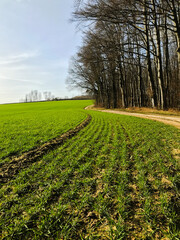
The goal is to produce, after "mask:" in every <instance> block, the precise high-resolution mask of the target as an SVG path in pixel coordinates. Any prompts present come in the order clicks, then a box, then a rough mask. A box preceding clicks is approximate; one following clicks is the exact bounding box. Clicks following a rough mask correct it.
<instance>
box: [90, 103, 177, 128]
mask: <svg viewBox="0 0 180 240" xmlns="http://www.w3.org/2000/svg"><path fill="white" fill-rule="evenodd" d="M86 109H89V110H96V111H101V112H108V113H115V114H121V115H128V116H134V117H140V118H146V119H151V120H155V121H159V122H163V123H165V124H168V125H171V126H174V127H176V128H178V129H180V116H172V115H171V113H170V114H169V115H168V114H162V115H158V114H151V113H149V111H148V113H146V111H142V113H143V114H142V113H136V112H129V111H127V112H126V111H120V110H110V109H103V108H95V107H93V106H92V105H91V106H89V107H86ZM158 113H159V111H158ZM178 115H179V112H178Z"/></svg>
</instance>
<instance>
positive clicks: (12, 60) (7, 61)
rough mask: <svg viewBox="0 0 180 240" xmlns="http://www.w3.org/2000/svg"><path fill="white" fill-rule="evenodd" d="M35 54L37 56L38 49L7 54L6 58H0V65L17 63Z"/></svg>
mask: <svg viewBox="0 0 180 240" xmlns="http://www.w3.org/2000/svg"><path fill="white" fill-rule="evenodd" d="M37 56H39V51H31V52H24V53H21V54H16V55H12V56H8V57H6V58H0V65H7V64H13V63H19V62H23V61H25V60H27V59H30V58H35V57H37Z"/></svg>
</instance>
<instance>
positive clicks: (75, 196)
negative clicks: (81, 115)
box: [0, 111, 180, 239]
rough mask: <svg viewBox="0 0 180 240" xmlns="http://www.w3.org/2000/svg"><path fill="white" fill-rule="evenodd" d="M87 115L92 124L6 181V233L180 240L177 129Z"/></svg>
mask: <svg viewBox="0 0 180 240" xmlns="http://www.w3.org/2000/svg"><path fill="white" fill-rule="evenodd" d="M88 113H89V114H90V115H91V116H92V120H91V122H90V124H89V125H88V126H86V127H85V128H84V129H83V130H81V131H80V132H79V133H78V134H77V135H76V136H74V137H73V138H72V139H69V140H67V141H66V142H65V143H64V144H63V145H62V146H60V147H59V148H58V149H56V150H54V151H51V152H50V153H48V154H47V155H45V156H44V157H43V158H42V159H39V161H37V162H35V163H33V164H32V165H31V166H29V167H28V168H26V169H23V170H22V171H20V172H19V173H18V174H17V176H15V178H14V180H11V181H9V182H8V183H5V184H4V185H3V187H2V188H1V192H0V197H1V216H0V222H1V228H2V239H133V238H134V239H147V238H148V239H161V238H163V237H164V238H165V237H166V238H167V239H178V228H177V226H178V216H177V212H178V202H177V196H178V186H179V185H178V171H177V168H178V166H177V159H176V158H175V157H174V156H173V155H172V150H173V149H177V148H178V147H179V143H180V142H179V141H180V139H179V132H178V130H175V129H174V128H173V127H170V126H165V125H163V124H161V123H157V122H152V121H150V120H143V119H139V118H134V117H129V116H119V115H113V114H108V113H100V112H93V111H88Z"/></svg>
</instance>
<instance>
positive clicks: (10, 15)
mask: <svg viewBox="0 0 180 240" xmlns="http://www.w3.org/2000/svg"><path fill="white" fill-rule="evenodd" d="M73 5H74V0H0V103H9V102H18V101H19V100H20V99H22V98H24V97H25V94H26V93H29V92H30V91H31V90H38V91H40V92H44V91H51V92H52V94H53V95H55V96H57V97H64V96H69V97H72V96H75V95H77V94H79V92H78V91H77V90H75V91H69V90H68V89H67V85H66V84H65V80H66V77H67V74H68V66H69V61H70V58H71V56H72V55H73V54H75V53H76V51H77V49H78V46H80V44H81V34H80V33H79V32H78V31H77V29H76V25H75V24H72V23H70V22H69V19H70V18H71V12H72V11H73Z"/></svg>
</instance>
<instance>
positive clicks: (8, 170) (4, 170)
mask: <svg viewBox="0 0 180 240" xmlns="http://www.w3.org/2000/svg"><path fill="white" fill-rule="evenodd" d="M90 121H91V116H90V115H88V117H87V118H86V120H84V121H83V122H82V123H80V124H79V125H78V126H76V127H75V128H74V129H71V130H69V131H68V132H66V133H64V134H62V135H61V136H60V137H57V138H55V139H52V140H51V141H49V142H47V143H44V144H43V145H41V146H39V147H37V148H35V149H33V150H30V151H28V152H26V153H24V154H23V155H21V156H20V157H14V158H13V159H12V160H11V161H10V162H8V163H5V164H4V165H3V166H2V167H1V168H0V184H2V183H6V182H8V181H9V180H10V179H12V178H13V177H14V176H15V175H16V174H18V172H19V171H20V170H21V169H24V168H26V167H28V166H29V164H32V163H34V162H36V161H37V160H38V159H39V158H40V157H42V156H43V155H45V154H47V152H49V151H51V150H54V149H56V148H57V147H59V146H60V145H61V144H63V143H64V141H66V140H67V139H69V138H72V137H73V136H74V135H76V134H77V133H78V132H79V131H80V130H81V129H83V128H84V127H85V126H87V124H88V123H89V122H90Z"/></svg>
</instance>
